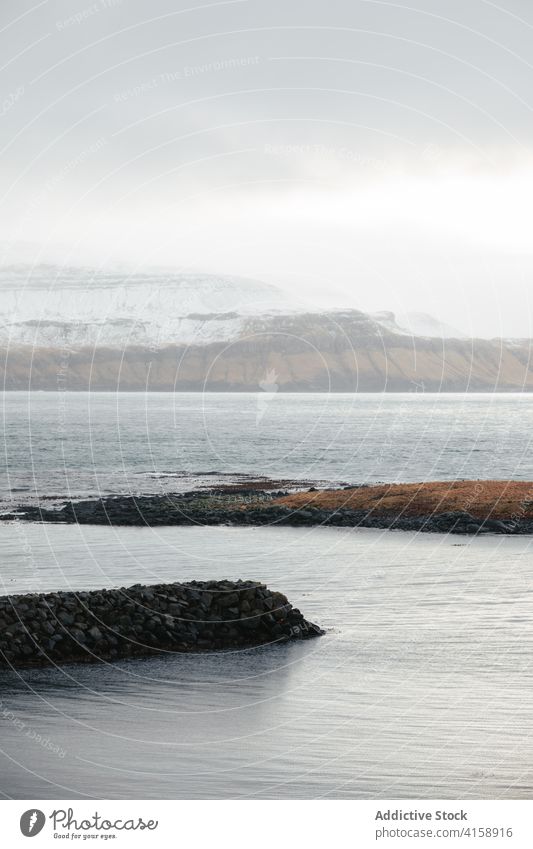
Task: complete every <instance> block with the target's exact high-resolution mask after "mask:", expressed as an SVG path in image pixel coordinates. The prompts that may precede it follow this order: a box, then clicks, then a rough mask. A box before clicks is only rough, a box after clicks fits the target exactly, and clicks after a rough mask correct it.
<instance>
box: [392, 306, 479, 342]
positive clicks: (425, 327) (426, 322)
mask: <svg viewBox="0 0 533 849" xmlns="http://www.w3.org/2000/svg"><path fill="white" fill-rule="evenodd" d="M396 322H397V324H398V327H399V328H401V329H403V330H404V331H406V332H407V333H409V334H410V335H411V336H427V337H429V338H430V339H468V335H467V334H466V333H463V332H462V331H461V330H457V328H456V327H452V326H451V325H450V324H446V323H445V322H443V321H439V319H438V318H435V317H434V316H432V315H429V314H428V313H426V312H407V313H400V314H399V315H397V316H396Z"/></svg>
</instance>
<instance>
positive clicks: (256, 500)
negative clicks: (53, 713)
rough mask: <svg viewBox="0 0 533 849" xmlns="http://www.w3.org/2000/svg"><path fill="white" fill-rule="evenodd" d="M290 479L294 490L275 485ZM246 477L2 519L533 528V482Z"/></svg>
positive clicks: (477, 530) (463, 530) (23, 510)
mask: <svg viewBox="0 0 533 849" xmlns="http://www.w3.org/2000/svg"><path fill="white" fill-rule="evenodd" d="M274 483H277V484H283V483H291V486H290V489H289V488H287V489H276V488H275V487H274V486H273V484H274ZM271 484H272V485H267V484H265V482H264V481H257V482H256V483H255V484H254V483H253V482H248V483H247V484H246V485H244V486H243V485H238V486H232V485H228V486H222V487H219V488H213V489H208V490H195V491H193V492H186V493H177V494H164V495H142V496H133V495H131V496H127V495H117V496H108V497H104V498H98V499H91V500H78V501H74V500H71V501H66V502H65V503H63V504H62V505H60V506H56V507H53V508H51V507H46V506H39V505H21V506H20V507H18V508H17V510H16V511H12V512H9V513H4V515H3V516H2V519H3V520H15V519H16V520H20V521H30V522H53V523H63V524H65V523H67V524H80V525H86V524H87V525H117V526H119V525H136V526H143V525H146V526H157V525H198V526H203V525H236V526H254V525H274V526H278V525H281V526H284V525H290V526H296V527H301V526H322V525H323V526H334V527H362V528H383V529H385V528H387V529H393V530H404V531H422V532H426V533H427V532H438V533H454V534H482V533H493V534H533V482H529V481H484V480H479V481H437V482H429V483H427V482H426V483H409V484H379V485H360V486H345V487H335V488H331V489H324V488H317V487H314V486H311V487H309V485H308V484H307V485H306V486H305V489H301V488H300V489H299V488H298V485H297V484H295V483H294V482H271Z"/></svg>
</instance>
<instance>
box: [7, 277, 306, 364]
mask: <svg viewBox="0 0 533 849" xmlns="http://www.w3.org/2000/svg"><path fill="white" fill-rule="evenodd" d="M293 309H294V306H293V304H292V303H291V302H290V301H289V299H288V297H287V296H286V295H284V293H283V292H282V291H281V290H279V289H277V288H276V287H275V286H269V285H267V284H266V283H262V282H259V281H257V280H246V279H242V278H232V277H225V276H218V275H208V274H180V273H166V274H165V273H163V272H161V273H156V272H154V273H152V274H127V273H120V272H117V271H112V272H95V271H94V270H91V269H78V268H61V269H59V268H56V267H54V266H39V267H37V268H34V269H32V270H31V273H29V271H28V268H27V267H25V266H11V267H7V268H5V267H4V268H3V269H2V270H1V271H0V344H3V345H17V344H18V345H32V346H37V347H50V346H60V347H65V346H71V347H72V346H73V347H94V346H106V347H119V348H123V347H124V346H127V345H152V346H154V345H155V346H158V345H165V344H171V343H174V344H185V345H188V344H197V345H198V344H200V345H202V344H204V345H205V344H210V343H212V342H217V341H225V340H230V339H233V338H235V337H238V336H239V335H240V334H241V333H242V332H243V328H244V325H245V322H246V319H247V318H249V317H250V316H258V315H272V314H275V313H276V312H278V313H279V312H283V313H287V312H291V311H292V310H293Z"/></svg>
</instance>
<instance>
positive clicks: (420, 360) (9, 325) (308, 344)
mask: <svg viewBox="0 0 533 849" xmlns="http://www.w3.org/2000/svg"><path fill="white" fill-rule="evenodd" d="M415 331H416V333H415ZM448 332H450V333H453V336H451V337H450V338H448V337H447V338H446V344H445V345H443V344H442V336H443V333H448ZM531 345H532V343H531V341H530V340H522V341H515V342H514V343H513V344H512V345H511V344H506V343H505V341H504V340H481V339H476V340H471V339H466V340H465V339H462V338H460V336H459V335H458V334H457V332H456V331H454V330H453V328H450V329H447V328H446V327H445V326H444V325H442V324H441V323H440V322H437V321H436V320H435V319H432V318H431V317H428V316H422V318H420V317H418V318H417V319H416V323H415V319H414V318H410V319H408V320H407V319H405V318H402V317H400V318H397V317H395V315H394V314H393V313H390V312H381V313H377V314H375V315H370V314H368V313H365V312H361V311H360V310H356V309H343V310H341V309H336V310H330V311H327V310H319V309H317V308H316V307H315V308H313V307H307V308H306V306H305V305H302V304H299V305H298V304H295V303H293V302H291V300H290V298H289V297H288V296H287V295H285V294H284V293H283V292H281V291H280V290H279V289H276V287H274V286H269V285H266V284H265V283H261V282H258V281H255V280H245V279H242V278H233V277H228V276H220V275H208V274H198V273H197V274H182V273H175V272H172V273H164V272H152V273H150V274H138V273H136V274H131V273H129V272H127V271H122V272H121V271H106V272H99V273H95V272H94V271H93V270H90V269H73V268H66V269H65V268H61V269H59V268H58V267H56V266H39V267H38V268H33V269H32V270H31V273H28V267H27V266H26V267H24V266H10V267H5V266H4V268H3V269H2V270H0V346H1V347H2V348H3V356H2V359H1V364H0V379H1V380H2V385H3V387H4V388H7V389H28V388H31V389H43V390H52V391H57V389H58V387H59V386H60V387H61V388H62V389H64V388H68V389H72V390H87V389H91V390H92V389H96V390H106V391H116V390H128V391H146V390H147V389H150V390H157V391H205V390H208V391H217V392H220V391H234V392H239V391H247V392H258V391H261V390H262V387H263V386H264V385H265V380H266V378H267V377H268V376H269V375H275V383H276V385H277V386H278V387H279V389H280V391H306V392H307V391H315V392H361V391H366V392H384V391H385V392H386V391H392V392H424V391H426V392H427V391H433V392H443V391H453V392H464V391H522V390H527V391H533V368H532V367H531V363H532V362H533V360H532V351H531ZM65 351H68V356H65ZM268 382H270V383H271V382H272V380H271V379H270V378H269V381H267V383H268Z"/></svg>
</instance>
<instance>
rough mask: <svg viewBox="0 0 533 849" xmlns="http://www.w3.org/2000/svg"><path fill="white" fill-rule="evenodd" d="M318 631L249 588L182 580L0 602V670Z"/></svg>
mask: <svg viewBox="0 0 533 849" xmlns="http://www.w3.org/2000/svg"><path fill="white" fill-rule="evenodd" d="M322 634H323V631H322V630H321V629H320V628H319V627H318V626H317V625H314V624H313V623H311V622H308V621H307V620H306V619H305V618H304V616H303V615H302V613H300V611H299V610H297V609H295V608H293V607H292V605H291V604H290V602H289V601H288V600H287V598H286V596H284V595H283V594H282V593H279V592H272V591H271V590H269V589H268V588H267V587H266V586H265V584H262V583H260V582H257V581H190V582H188V583H175V584H157V585H154V586H141V585H140V584H137V585H135V586H133V587H129V588H124V587H123V588H121V589H107V590H95V591H90V592H55V593H46V594H42V593H33V594H30V595H13V596H2V597H0V666H8V667H21V666H47V665H57V664H64V663H91V662H97V661H105V660H108V661H112V660H118V659H120V658H133V657H143V656H146V655H153V654H158V653H162V652H163V653H174V652H199V651H221V650H231V649H233V650H238V649H243V648H250V647H255V646H262V645H268V644H277V643H284V642H288V641H291V640H305V639H309V638H312V637H317V636H320V635H322Z"/></svg>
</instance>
